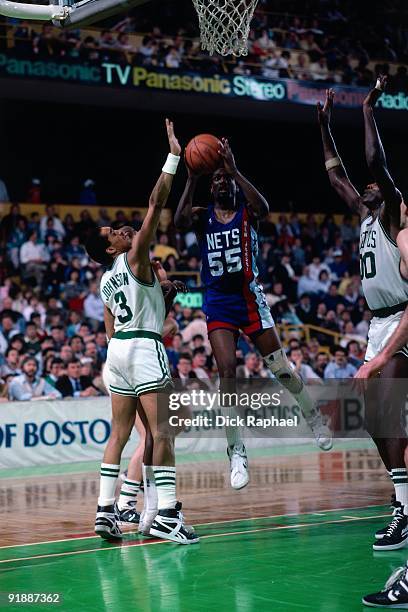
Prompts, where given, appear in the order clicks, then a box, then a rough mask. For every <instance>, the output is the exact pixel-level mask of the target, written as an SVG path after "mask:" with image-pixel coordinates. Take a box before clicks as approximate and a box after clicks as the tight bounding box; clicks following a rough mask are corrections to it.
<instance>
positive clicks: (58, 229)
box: [40, 205, 65, 240]
mask: <svg viewBox="0 0 408 612" xmlns="http://www.w3.org/2000/svg"><path fill="white" fill-rule="evenodd" d="M48 222H50V223H52V229H53V230H54V231H55V233H56V235H57V236H58V239H59V240H63V239H64V237H65V228H64V226H63V224H62V221H61V220H60V219H59V218H58V216H57V214H56V212H55V208H54V206H51V205H49V206H46V208H45V215H44V216H43V217H41V220H40V235H41V237H42V238H43V239H44V237H45V234H46V231H47V224H48Z"/></svg>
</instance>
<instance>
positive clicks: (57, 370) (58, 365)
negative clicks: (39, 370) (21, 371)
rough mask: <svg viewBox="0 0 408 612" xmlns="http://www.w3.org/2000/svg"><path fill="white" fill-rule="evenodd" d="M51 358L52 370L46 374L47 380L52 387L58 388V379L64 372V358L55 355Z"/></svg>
mask: <svg viewBox="0 0 408 612" xmlns="http://www.w3.org/2000/svg"><path fill="white" fill-rule="evenodd" d="M51 359H52V361H51V366H50V371H49V373H48V374H47V375H46V376H45V380H46V382H47V383H48V384H49V385H50V386H51V387H53V388H54V389H56V388H57V382H58V379H59V378H60V377H61V376H62V372H63V369H64V366H65V364H64V362H63V360H62V359H59V358H54V357H52V358H51Z"/></svg>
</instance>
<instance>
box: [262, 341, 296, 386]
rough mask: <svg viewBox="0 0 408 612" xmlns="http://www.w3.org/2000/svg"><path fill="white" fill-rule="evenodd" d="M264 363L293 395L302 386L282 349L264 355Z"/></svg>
mask: <svg viewBox="0 0 408 612" xmlns="http://www.w3.org/2000/svg"><path fill="white" fill-rule="evenodd" d="M264 360H265V363H266V365H267V366H268V368H269V369H270V371H271V372H272V374H274V376H275V377H276V378H277V379H278V380H279V382H280V383H281V384H282V385H283V386H284V387H285V388H286V389H287V390H288V391H290V393H293V395H297V394H298V393H300V392H301V391H302V389H303V387H304V384H303V381H302V379H301V378H300V376H299V374H298V373H297V372H295V371H294V370H293V368H292V367H291V365H290V363H289V361H288V358H287V357H286V355H285V352H284V350H283V349H278V350H277V351H275V352H273V353H270V354H269V355H266V356H265V357H264Z"/></svg>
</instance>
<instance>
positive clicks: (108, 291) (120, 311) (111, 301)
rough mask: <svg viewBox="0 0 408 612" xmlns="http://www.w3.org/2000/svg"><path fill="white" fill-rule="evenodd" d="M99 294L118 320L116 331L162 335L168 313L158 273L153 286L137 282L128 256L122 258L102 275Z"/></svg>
mask: <svg viewBox="0 0 408 612" xmlns="http://www.w3.org/2000/svg"><path fill="white" fill-rule="evenodd" d="M100 293H101V298H102V301H103V303H104V304H105V305H106V306H107V307H108V308H109V310H110V311H111V313H112V314H113V316H114V317H115V332H119V331H134V330H143V331H150V332H156V333H157V334H161V333H162V331H163V323H164V318H165V315H166V310H165V305H164V299H163V292H162V290H161V287H160V283H159V281H158V280H157V278H156V275H155V274H153V283H152V284H149V283H144V282H142V281H140V280H138V279H137V278H136V277H135V276H134V274H133V273H132V271H131V269H130V266H129V264H128V261H127V254H126V253H124V254H122V255H119V257H117V258H116V259H115V262H114V264H113V266H112V268H111V269H110V270H107V271H106V272H105V274H104V275H103V276H102V279H101V288H100Z"/></svg>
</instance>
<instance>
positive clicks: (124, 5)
mask: <svg viewBox="0 0 408 612" xmlns="http://www.w3.org/2000/svg"><path fill="white" fill-rule="evenodd" d="M146 2H149V0H79V1H75V0H49V1H48V2H46V3H45V2H41V1H40V2H38V3H32V4H29V3H27V2H18V1H17V0H13V1H12V0H0V15H5V16H7V17H14V18H18V19H34V20H41V21H52V22H53V24H54V25H55V26H57V27H59V28H69V27H80V26H86V25H90V24H91V23H94V22H96V21H101V20H103V19H106V18H107V17H110V16H111V15H114V14H115V13H120V12H122V11H127V10H130V9H132V8H134V7H136V6H139V5H140V4H144V3H146Z"/></svg>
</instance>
